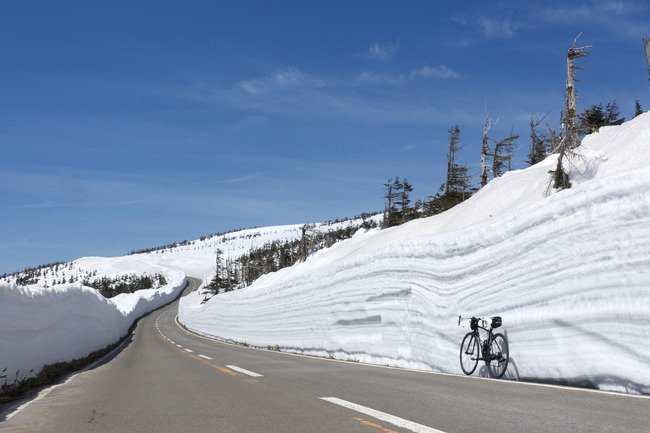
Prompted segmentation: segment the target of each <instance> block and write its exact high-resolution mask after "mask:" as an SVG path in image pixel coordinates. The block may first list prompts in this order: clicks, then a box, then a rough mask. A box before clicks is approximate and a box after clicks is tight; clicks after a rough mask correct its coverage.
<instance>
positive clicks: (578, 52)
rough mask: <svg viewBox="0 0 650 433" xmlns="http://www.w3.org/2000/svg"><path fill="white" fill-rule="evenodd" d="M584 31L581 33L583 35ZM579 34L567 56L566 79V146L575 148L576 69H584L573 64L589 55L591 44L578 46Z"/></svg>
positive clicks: (576, 142) (576, 131)
mask: <svg viewBox="0 0 650 433" xmlns="http://www.w3.org/2000/svg"><path fill="white" fill-rule="evenodd" d="M581 34H582V33H580V35H581ZM580 35H578V36H577V37H576V38H575V40H574V41H573V43H572V44H571V48H569V51H568V52H567V56H566V69H567V79H566V135H565V137H566V140H565V141H566V144H565V147H567V148H569V149H573V148H576V147H578V144H579V142H578V122H577V118H578V113H577V108H576V107H577V103H576V87H575V81H576V79H575V74H576V73H575V70H576V69H582V68H579V67H577V66H575V65H574V64H573V61H574V60H575V59H579V58H581V57H587V56H589V52H588V51H589V48H591V45H585V46H584V47H579V48H576V42H577V41H578V38H579V37H580Z"/></svg>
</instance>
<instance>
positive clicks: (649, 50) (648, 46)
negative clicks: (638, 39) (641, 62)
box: [643, 33, 650, 81]
mask: <svg viewBox="0 0 650 433" xmlns="http://www.w3.org/2000/svg"><path fill="white" fill-rule="evenodd" d="M643 45H644V46H645V58H646V60H647V62H648V74H650V38H648V34H647V33H646V35H645V39H644V40H643ZM648 81H650V78H648Z"/></svg>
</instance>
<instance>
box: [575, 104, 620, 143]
mask: <svg viewBox="0 0 650 433" xmlns="http://www.w3.org/2000/svg"><path fill="white" fill-rule="evenodd" d="M619 114H620V108H619V106H618V103H617V102H616V100H613V101H609V102H608V103H607V105H606V106H605V109H604V110H603V104H602V103H601V104H594V105H592V106H591V107H589V108H585V111H583V112H582V113H581V114H580V115H579V116H578V119H580V122H579V124H578V130H579V131H580V134H581V135H586V134H591V133H593V132H598V130H599V129H600V128H601V127H603V126H610V125H620V124H622V123H623V122H625V118H624V117H623V118H619V117H618V116H619Z"/></svg>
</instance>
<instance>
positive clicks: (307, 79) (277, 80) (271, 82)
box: [237, 68, 326, 95]
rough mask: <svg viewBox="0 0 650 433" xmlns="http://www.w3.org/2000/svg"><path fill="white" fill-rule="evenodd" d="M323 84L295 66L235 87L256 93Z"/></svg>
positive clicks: (321, 85)
mask: <svg viewBox="0 0 650 433" xmlns="http://www.w3.org/2000/svg"><path fill="white" fill-rule="evenodd" d="M325 85H326V83H325V82H324V81H323V80H321V79H319V78H317V77H314V76H311V75H309V74H305V73H304V72H301V71H299V70H298V69H296V68H287V69H280V70H278V71H276V72H274V73H273V74H271V75H269V76H266V77H260V78H256V79H254V80H248V81H241V82H239V83H238V84H237V87H238V88H240V89H242V90H243V91H244V92H246V93H249V94H251V95H258V94H261V93H267V92H270V91H273V90H283V89H289V88H299V87H324V86H325Z"/></svg>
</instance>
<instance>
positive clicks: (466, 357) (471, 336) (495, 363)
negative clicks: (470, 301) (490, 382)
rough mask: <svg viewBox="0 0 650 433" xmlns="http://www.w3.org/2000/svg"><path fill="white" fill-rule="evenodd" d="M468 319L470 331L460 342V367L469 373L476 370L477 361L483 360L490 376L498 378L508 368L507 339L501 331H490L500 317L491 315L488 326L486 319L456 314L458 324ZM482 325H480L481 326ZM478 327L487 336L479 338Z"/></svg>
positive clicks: (497, 325)
mask: <svg viewBox="0 0 650 433" xmlns="http://www.w3.org/2000/svg"><path fill="white" fill-rule="evenodd" d="M463 319H465V320H469V321H470V328H471V329H472V330H471V332H468V333H467V334H465V337H464V338H463V341H462V343H461V344H460V367H461V368H462V369H463V372H464V373H465V374H466V375H468V376H469V375H471V374H472V373H474V370H476V366H477V365H478V362H479V361H485V365H486V366H487V369H488V372H489V373H490V376H492V377H493V378H495V379H499V378H500V377H501V376H503V374H504V373H505V372H506V370H507V368H508V359H509V358H510V356H509V354H510V352H509V351H508V341H507V340H506V337H504V336H503V334H501V333H496V334H494V333H493V332H492V331H493V330H494V329H496V328H498V327H500V326H501V317H499V316H495V317H491V319H492V321H491V322H490V328H489V329H488V328H487V321H486V320H485V319H483V318H477V317H471V318H469V317H464V318H463V317H461V316H458V326H460V322H461V320H463ZM481 325H482V326H481ZM479 329H482V330H484V331H485V332H487V338H486V339H484V340H483V339H481V334H480V332H479Z"/></svg>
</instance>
